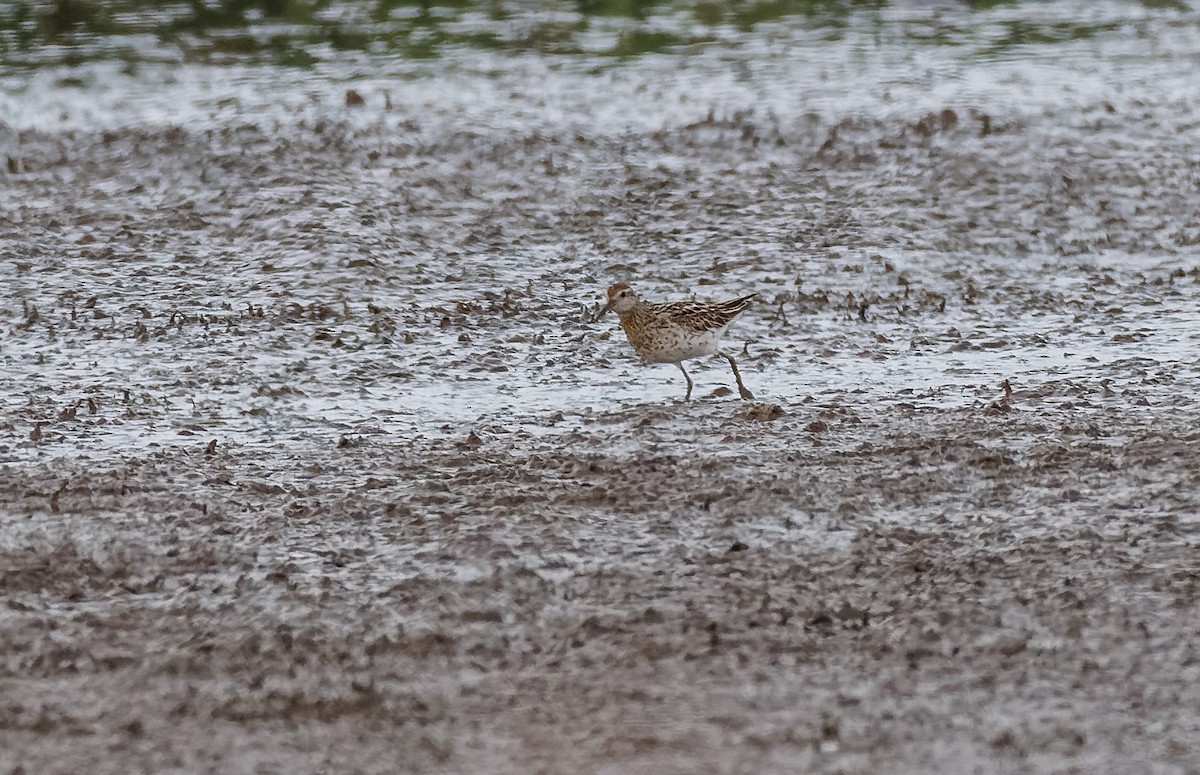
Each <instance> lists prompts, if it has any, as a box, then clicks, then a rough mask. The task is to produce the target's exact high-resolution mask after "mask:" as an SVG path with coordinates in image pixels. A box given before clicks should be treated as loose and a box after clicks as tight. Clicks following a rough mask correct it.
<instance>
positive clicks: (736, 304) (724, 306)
mask: <svg viewBox="0 0 1200 775" xmlns="http://www.w3.org/2000/svg"><path fill="white" fill-rule="evenodd" d="M756 296H758V294H757V293H752V294H750V295H749V296H742V297H740V298H737V299H730V300H729V301H723V302H721V303H720V304H718V305H717V306H719V307H720V308H721V311H722V312H724V313H725V314H727V315H730V316H732V315H736V314H738V313H739V312H742V311H743V310H745V309H746V308H747V307H749V306H750V302H751V301H753V300H754V298H755V297H756Z"/></svg>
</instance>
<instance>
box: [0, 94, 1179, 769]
mask: <svg viewBox="0 0 1200 775" xmlns="http://www.w3.org/2000/svg"><path fill="white" fill-rule="evenodd" d="M343 93H344V91H343ZM1132 102H1133V101H1132V100H1127V101H1125V102H1123V103H1121V104H1118V105H1112V104H1106V103H1097V104H1090V105H1084V106H1082V107H1079V106H1074V107H1071V106H1066V107H1063V108H1062V112H1059V113H1053V112H1051V113H1049V114H1048V115H1045V116H1031V115H1023V116H1012V117H1006V116H999V115H992V114H991V113H979V112H978V111H977V110H976V109H973V108H972V107H971V106H967V105H958V104H954V105H946V106H944V108H940V109H938V110H936V111H933V112H927V111H924V110H922V111H919V112H916V113H913V114H912V115H896V116H891V117H864V116H862V115H850V116H846V117H839V118H836V119H832V120H830V119H825V118H821V117H818V116H809V117H799V118H794V120H782V119H780V118H779V117H777V116H771V115H767V114H765V113H755V112H753V111H749V110H746V111H740V112H739V111H728V112H722V111H715V112H714V113H712V114H711V115H709V116H707V117H705V116H703V115H701V118H700V119H699V120H697V121H694V122H684V123H670V124H668V125H666V126H664V127H662V128H661V129H655V130H653V131H645V132H641V131H628V132H605V131H601V130H600V129H594V130H592V131H589V130H588V128H587V127H572V128H571V129H570V130H569V131H568V130H566V129H562V128H554V127H550V128H545V129H539V130H537V131H533V130H530V131H526V132H522V133H511V132H503V131H493V132H487V131H484V130H482V129H480V128H479V127H471V126H464V127H455V126H452V124H453V122H452V121H450V120H448V119H446V118H445V117H441V118H440V119H439V118H437V117H429V116H421V115H406V114H404V115H402V114H400V112H399V111H392V112H386V111H385V112H376V113H372V111H375V110H376V107H375V106H373V103H371V102H370V101H367V102H366V104H364V105H357V106H355V108H354V113H355V115H356V117H357V118H355V119H354V120H351V119H344V120H343V119H341V118H336V117H326V118H321V119H317V120H314V119H312V118H311V117H306V116H300V117H297V118H296V119H295V120H294V121H291V122H282V123H271V122H268V121H265V120H259V119H256V118H254V117H252V116H245V117H243V118H244V120H243V121H240V122H238V123H236V124H233V125H225V126H216V127H207V128H203V127H202V128H193V127H161V128H156V127H154V126H141V125H139V126H137V127H133V128H115V129H114V128H108V129H95V130H93V129H67V130H61V131H58V130H50V129H40V130H33V129H28V130H22V131H20V132H16V131H12V132H9V130H8V129H7V128H6V129H5V130H4V131H5V132H9V136H10V138H11V139H12V140H13V143H14V145H15V146H17V147H18V148H19V150H18V151H14V152H13V153H17V154H18V155H19V157H20V159H19V164H18V165H17V169H16V171H15V172H14V171H13V165H14V162H13V161H10V163H9V167H8V170H9V177H7V178H6V179H5V182H6V185H8V186H9V187H10V190H11V192H12V195H11V196H10V197H9V198H8V199H7V200H6V201H5V203H4V205H3V207H4V218H3V219H0V238H2V239H3V240H4V244H5V246H6V252H5V254H4V255H3V256H0V261H4V262H5V263H6V266H8V267H9V275H8V278H7V282H5V283H3V284H0V364H2V365H3V370H2V372H0V388H2V390H0V395H2V397H0V402H2V403H0V407H2V409H3V412H2V414H0V495H2V496H3V500H4V502H5V504H6V506H5V507H4V509H3V512H2V513H0V520H2V525H3V530H2V531H0V534H2V540H0V589H2V590H3V596H2V597H3V603H2V606H0V630H2V631H3V632H4V633H5V638H4V642H3V646H2V647H0V687H2V689H3V692H2V694H3V697H4V701H3V702H2V703H0V743H2V744H0V771H4V772H7V771H10V770H12V769H13V768H17V767H21V768H24V770H25V771H27V772H43V771H48V772H54V771H61V772H69V771H89V772H114V773H115V772H122V773H124V772H129V771H136V770H147V771H161V770H163V769H178V770H181V771H199V770H205V769H217V770H221V771H249V770H251V769H253V763H255V762H258V763H263V766H264V767H267V768H273V769H280V770H282V769H285V768H287V769H295V770H299V771H307V770H313V771H315V770H317V769H320V768H322V767H332V768H334V769H336V770H337V771H345V772H352V771H361V772H384V771H394V770H395V768H396V766H397V765H396V762H397V761H399V762H403V763H405V766H406V767H407V768H409V769H412V770H414V771H444V772H482V771H486V772H537V771H547V772H552V771H564V770H567V769H574V770H581V771H593V770H598V769H603V768H605V767H608V768H610V769H613V770H614V771H622V772H639V771H641V772H660V771H665V770H668V769H672V768H676V769H686V770H688V771H694V772H705V771H711V772H750V771H753V772H795V771H809V772H875V771H880V770H891V771H907V772H966V771H978V772H1014V771H1020V772H1027V771H1070V770H1076V771H1087V772H1114V773H1115V772H1127V771H1130V770H1134V769H1141V768H1144V766H1145V765H1146V764H1147V763H1148V762H1149V763H1154V765H1155V766H1157V767H1159V769H1160V770H1161V771H1163V772H1186V771H1188V770H1187V768H1188V767H1191V766H1192V762H1193V759H1194V757H1193V755H1192V754H1193V752H1194V751H1195V749H1196V747H1197V745H1200V715H1198V714H1196V713H1195V711H1194V708H1195V707H1197V705H1198V702H1200V697H1198V696H1197V693H1198V691H1200V690H1198V689H1197V688H1196V687H1197V686H1200V683H1197V682H1196V681H1194V680H1190V679H1191V678H1192V673H1193V672H1194V670H1195V667H1194V665H1195V661H1196V654H1195V652H1196V647H1195V645H1194V643H1193V641H1194V640H1195V639H1194V637H1193V635H1194V633H1193V632H1192V629H1193V628H1192V627H1191V623H1192V622H1193V621H1194V620H1195V617H1196V613H1197V611H1196V607H1197V603H1196V601H1197V590H1198V588H1200V587H1198V584H1200V581H1198V576H1197V573H1196V570H1195V561H1194V558H1195V554H1196V547H1197V538H1198V536H1197V528H1196V520H1195V514H1196V513H1197V509H1198V508H1200V503H1198V502H1197V493H1198V492H1200V456H1198V454H1197V449H1198V446H1197V444H1198V443H1200V435H1198V433H1197V431H1196V428H1197V418H1198V416H1200V401H1198V399H1197V396H1198V395H1200V392H1198V391H1200V360H1198V358H1197V355H1196V353H1197V352H1198V350H1197V344H1198V341H1197V333H1196V331H1197V328H1196V323H1197V321H1198V317H1197V316H1198V313H1197V309H1198V307H1197V301H1200V266H1198V265H1197V261H1196V258H1195V253H1194V248H1195V244H1196V242H1197V235H1198V234H1200V223H1197V221H1196V217H1197V215H1196V214H1197V212H1200V210H1198V209H1197V207H1196V201H1197V194H1196V190H1195V186H1194V185H1192V183H1193V182H1194V178H1195V174H1196V162H1195V154H1194V150H1193V149H1194V146H1195V139H1196V137H1195V134H1196V131H1195V129H1194V126H1195V122H1194V121H1192V116H1191V110H1192V108H1191V107H1190V106H1188V105H1183V104H1180V103H1178V102H1172V101H1165V102H1160V103H1154V104H1144V105H1143V106H1142V109H1141V110H1132V108H1133V107H1135V106H1134V105H1133V104H1132ZM340 107H343V108H344V106H340ZM1110 108H1112V109H1111V110H1110ZM359 119H361V120H362V121H361V122H360V121H359ZM1188 122H1191V123H1188ZM10 159H16V156H10ZM81 191H82V192H85V193H84V194H81V193H80V192H81ZM612 278H620V279H630V278H636V279H638V281H639V287H640V288H644V289H645V290H646V292H647V293H648V294H649V295H653V296H664V297H665V296H668V295H671V296H687V295H697V296H718V295H722V294H725V293H734V292H742V291H745V292H750V291H757V292H758V293H759V294H760V297H761V298H762V299H763V301H761V302H760V303H759V304H758V305H757V306H756V307H754V308H753V309H751V310H750V311H748V312H747V313H746V314H745V315H744V316H742V317H741V318H739V320H738V322H737V324H736V325H735V326H734V328H732V329H731V331H730V333H729V341H730V342H731V343H732V344H731V346H732V347H736V348H737V350H738V351H739V352H740V353H741V355H739V357H738V361H739V363H740V364H741V368H742V370H743V373H744V376H745V380H746V382H747V384H748V385H749V386H750V387H751V388H752V389H753V390H754V392H755V394H756V395H759V396H761V397H762V403H748V402H741V401H738V400H737V399H735V398H733V397H732V396H731V395H729V394H727V393H726V394H720V393H725V392H726V391H728V387H729V386H728V385H725V384H724V382H726V381H727V380H728V375H727V373H726V372H725V370H724V369H722V368H721V364H706V363H703V362H701V363H698V364H697V366H696V369H695V373H694V377H695V379H696V381H697V387H698V388H699V390H700V392H699V394H700V395H704V396H705V397H704V398H702V399H700V400H697V401H693V402H682V401H679V400H677V398H678V393H679V392H680V391H679V390H678V388H679V385H678V379H677V377H678V375H677V373H675V372H673V371H672V370H670V369H669V368H665V367H661V368H655V367H647V366H643V365H641V364H639V363H638V362H637V361H636V360H635V359H634V358H633V357H632V354H631V353H630V352H629V351H628V348H627V347H626V345H625V343H624V342H623V340H622V339H621V337H620V335H619V334H617V335H614V334H613V329H612V326H613V325H614V324H613V322H612V321H611V320H601V321H599V322H596V321H593V320H589V319H588V317H587V314H586V313H587V312H588V310H589V309H594V307H593V306H591V305H595V304H596V302H597V301H598V300H599V298H600V295H601V293H602V289H603V287H604V285H605V284H606V283H607V282H608V281H610V280H611V279H612ZM731 352H732V350H731ZM318 748H319V749H320V750H321V752H322V754H321V755H322V756H324V757H325V758H324V759H323V760H321V763H320V764H314V761H315V760H314V759H313V758H312V754H311V753H310V752H311V751H312V750H316V749H318Z"/></svg>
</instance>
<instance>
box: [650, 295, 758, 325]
mask: <svg viewBox="0 0 1200 775" xmlns="http://www.w3.org/2000/svg"><path fill="white" fill-rule="evenodd" d="M757 295H758V294H755V293H752V294H750V295H749V296H742V297H741V298H738V299H732V300H730V301H722V302H718V303H715V304H710V303H704V302H698V301H678V302H669V303H667V304H656V305H654V306H655V307H656V309H655V310H654V312H655V313H656V314H659V315H662V316H664V317H666V318H668V319H669V320H670V321H671V322H672V323H675V324H676V325H678V326H682V327H684V328H687V329H690V330H692V331H711V330H713V329H715V328H721V327H723V326H726V325H728V324H729V321H731V320H733V319H734V318H735V317H737V316H738V314H739V313H741V312H743V311H745V309H746V308H747V307H749V306H750V300H751V299H753V298H754V297H755V296H757Z"/></svg>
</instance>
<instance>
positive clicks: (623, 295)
mask: <svg viewBox="0 0 1200 775" xmlns="http://www.w3.org/2000/svg"><path fill="white" fill-rule="evenodd" d="M628 294H629V291H621V292H620V293H619V294H618V295H619V296H621V297H625V296H626V295H628Z"/></svg>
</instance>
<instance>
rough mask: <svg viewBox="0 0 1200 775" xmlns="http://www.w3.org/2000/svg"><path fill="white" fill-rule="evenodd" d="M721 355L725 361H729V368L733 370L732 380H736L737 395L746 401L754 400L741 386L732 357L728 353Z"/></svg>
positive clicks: (735, 362)
mask: <svg viewBox="0 0 1200 775" xmlns="http://www.w3.org/2000/svg"><path fill="white" fill-rule="evenodd" d="M721 355H723V356H725V360H727V361H729V367H730V368H732V369H733V378H734V379H735V380H737V386H738V394H739V395H740V396H741V397H742V398H744V399H746V400H747V401H752V400H754V394H753V393H751V392H750V391H749V390H747V389H746V386H745V385H743V384H742V375H741V374H740V373H738V368H737V361H735V360H734V359H733V356H732V355H730V354H729V353H721Z"/></svg>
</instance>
